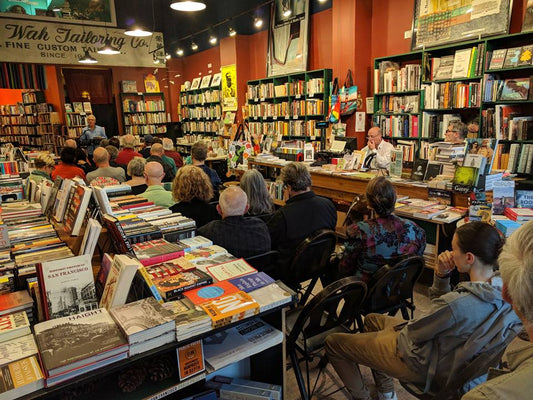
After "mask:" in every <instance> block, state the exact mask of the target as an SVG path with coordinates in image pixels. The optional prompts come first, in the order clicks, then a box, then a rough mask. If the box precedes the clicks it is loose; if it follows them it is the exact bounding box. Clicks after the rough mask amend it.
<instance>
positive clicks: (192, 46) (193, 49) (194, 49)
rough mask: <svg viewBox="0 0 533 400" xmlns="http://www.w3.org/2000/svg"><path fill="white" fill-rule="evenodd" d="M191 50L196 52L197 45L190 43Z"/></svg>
mask: <svg viewBox="0 0 533 400" xmlns="http://www.w3.org/2000/svg"><path fill="white" fill-rule="evenodd" d="M191 50H192V51H196V50H198V45H197V44H196V43H194V42H192V44H191Z"/></svg>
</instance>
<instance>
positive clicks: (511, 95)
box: [498, 78, 530, 101]
mask: <svg viewBox="0 0 533 400" xmlns="http://www.w3.org/2000/svg"><path fill="white" fill-rule="evenodd" d="M529 87H530V79H529V78H513V79H506V80H505V82H504V84H503V89H502V92H501V94H500V98H499V99H498V100H504V101H505V100H507V101H509V100H513V101H518V100H527V99H528V98H529Z"/></svg>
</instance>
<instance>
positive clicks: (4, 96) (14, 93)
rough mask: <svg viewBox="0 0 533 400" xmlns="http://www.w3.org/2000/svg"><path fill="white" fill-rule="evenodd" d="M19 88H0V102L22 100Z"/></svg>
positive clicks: (7, 102) (6, 102)
mask: <svg viewBox="0 0 533 400" xmlns="http://www.w3.org/2000/svg"><path fill="white" fill-rule="evenodd" d="M22 92H23V90H21V89H0V104H16V103H18V102H21V101H22Z"/></svg>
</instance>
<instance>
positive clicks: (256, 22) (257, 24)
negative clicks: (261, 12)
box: [254, 17, 263, 28]
mask: <svg viewBox="0 0 533 400" xmlns="http://www.w3.org/2000/svg"><path fill="white" fill-rule="evenodd" d="M254 26H255V27H256V28H261V27H262V26H263V20H262V19H261V18H258V17H255V18H254Z"/></svg>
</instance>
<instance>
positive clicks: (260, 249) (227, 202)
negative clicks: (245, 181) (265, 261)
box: [197, 186, 270, 258]
mask: <svg viewBox="0 0 533 400" xmlns="http://www.w3.org/2000/svg"><path fill="white" fill-rule="evenodd" d="M217 211H218V213H219V214H220V215H221V216H222V220H220V221H211V222H209V223H208V224H206V225H204V226H202V227H201V228H199V229H198V231H197V232H198V234H199V235H201V236H204V237H206V238H208V239H211V240H212V241H213V243H214V244H218V245H219V246H222V247H224V248H225V249H226V250H227V251H228V252H229V253H230V254H233V255H234V256H235V257H239V258H240V257H250V256H255V255H257V254H262V253H266V252H267V251H270V235H269V233H268V228H267V226H266V224H265V223H264V222H263V221H262V220H260V219H259V218H254V217H252V218H245V217H244V214H246V211H248V199H247V197H246V193H245V192H244V190H242V189H241V188H240V187H238V186H231V187H229V188H227V189H225V190H224V191H222V193H221V194H220V199H219V201H218V205H217Z"/></svg>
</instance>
